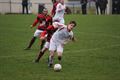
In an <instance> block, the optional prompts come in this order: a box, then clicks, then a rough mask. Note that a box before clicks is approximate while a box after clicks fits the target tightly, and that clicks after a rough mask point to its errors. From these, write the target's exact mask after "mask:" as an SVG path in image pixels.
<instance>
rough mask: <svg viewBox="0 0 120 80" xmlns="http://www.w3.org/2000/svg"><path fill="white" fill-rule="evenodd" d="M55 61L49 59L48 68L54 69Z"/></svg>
mask: <svg viewBox="0 0 120 80" xmlns="http://www.w3.org/2000/svg"><path fill="white" fill-rule="evenodd" d="M52 65H53V60H52V59H51V58H48V67H49V68H52Z"/></svg>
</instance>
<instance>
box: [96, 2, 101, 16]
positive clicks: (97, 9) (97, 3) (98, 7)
mask: <svg viewBox="0 0 120 80" xmlns="http://www.w3.org/2000/svg"><path fill="white" fill-rule="evenodd" d="M95 6H96V12H97V15H99V9H100V4H99V0H95Z"/></svg>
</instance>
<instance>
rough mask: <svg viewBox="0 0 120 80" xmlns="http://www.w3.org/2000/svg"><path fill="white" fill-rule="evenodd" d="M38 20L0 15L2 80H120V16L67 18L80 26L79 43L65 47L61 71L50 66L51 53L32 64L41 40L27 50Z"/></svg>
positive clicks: (66, 18) (0, 75)
mask: <svg viewBox="0 0 120 80" xmlns="http://www.w3.org/2000/svg"><path fill="white" fill-rule="evenodd" d="M35 18H36V16H35V15H0V80H120V76H119V75H120V16H94V15H88V16H82V15H67V16H65V20H66V22H69V21H70V20H75V21H76V22H77V24H78V25H77V27H76V29H74V34H75V37H76V42H75V43H73V42H71V43H69V44H68V45H66V46H65V49H64V53H63V59H62V67H63V69H62V71H61V72H54V71H53V69H49V68H48V67H47V63H46V62H47V57H48V52H47V53H46V54H45V55H44V56H43V57H42V59H41V61H40V63H38V64H36V63H33V62H32V61H33V60H34V59H35V57H36V55H37V53H38V52H39V44H38V43H39V40H37V41H36V42H35V44H34V45H33V47H32V49H31V50H28V51H25V50H23V49H24V48H25V47H26V46H27V44H28V43H29V42H28V41H30V39H31V37H32V35H33V32H34V30H35V29H30V24H31V23H32V22H33V21H34V19H35ZM55 58H57V57H55ZM55 63H57V59H55Z"/></svg>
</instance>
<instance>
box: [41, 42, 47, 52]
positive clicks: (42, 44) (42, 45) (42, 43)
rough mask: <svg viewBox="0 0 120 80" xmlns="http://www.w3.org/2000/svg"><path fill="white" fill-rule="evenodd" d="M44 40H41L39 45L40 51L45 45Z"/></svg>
mask: <svg viewBox="0 0 120 80" xmlns="http://www.w3.org/2000/svg"><path fill="white" fill-rule="evenodd" d="M45 42H46V41H45V40H41V44H40V49H41V50H42V48H43V47H44V44H45Z"/></svg>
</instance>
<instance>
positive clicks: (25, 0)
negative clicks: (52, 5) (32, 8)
mask: <svg viewBox="0 0 120 80" xmlns="http://www.w3.org/2000/svg"><path fill="white" fill-rule="evenodd" d="M25 9H26V13H27V14H28V0H22V13H23V14H25Z"/></svg>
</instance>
